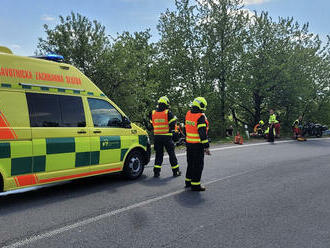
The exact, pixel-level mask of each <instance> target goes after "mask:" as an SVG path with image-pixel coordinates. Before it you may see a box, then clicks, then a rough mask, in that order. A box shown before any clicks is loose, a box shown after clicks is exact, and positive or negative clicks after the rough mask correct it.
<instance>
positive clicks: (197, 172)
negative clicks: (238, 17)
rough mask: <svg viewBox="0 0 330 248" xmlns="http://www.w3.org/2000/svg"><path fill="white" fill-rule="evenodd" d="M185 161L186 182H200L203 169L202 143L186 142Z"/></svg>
mask: <svg viewBox="0 0 330 248" xmlns="http://www.w3.org/2000/svg"><path fill="white" fill-rule="evenodd" d="M187 162H188V167H187V173H186V182H191V184H192V185H194V184H195V185H198V184H200V181H201V177H202V172H203V169H204V148H203V145H202V144H200V143H198V144H190V143H187ZM190 180H191V181H190Z"/></svg>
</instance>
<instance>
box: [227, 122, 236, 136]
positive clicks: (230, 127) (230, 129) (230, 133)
mask: <svg viewBox="0 0 330 248" xmlns="http://www.w3.org/2000/svg"><path fill="white" fill-rule="evenodd" d="M233 133H234V128H233V126H232V125H230V126H229V127H228V128H227V129H226V136H227V137H232V136H233Z"/></svg>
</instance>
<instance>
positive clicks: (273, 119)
mask: <svg viewBox="0 0 330 248" xmlns="http://www.w3.org/2000/svg"><path fill="white" fill-rule="evenodd" d="M277 123H278V120H277V118H276V115H275V113H274V110H273V109H270V110H269V121H268V125H269V133H268V142H274V140H275V135H276V133H275V134H274V131H275V125H276V124H277Z"/></svg>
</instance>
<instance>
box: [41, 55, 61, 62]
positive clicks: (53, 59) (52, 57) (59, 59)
mask: <svg viewBox="0 0 330 248" xmlns="http://www.w3.org/2000/svg"><path fill="white" fill-rule="evenodd" d="M45 57H46V58H45V59H47V60H52V61H56V62H59V61H63V60H64V57H63V56H62V55H58V54H54V53H50V54H47V55H46V56H45Z"/></svg>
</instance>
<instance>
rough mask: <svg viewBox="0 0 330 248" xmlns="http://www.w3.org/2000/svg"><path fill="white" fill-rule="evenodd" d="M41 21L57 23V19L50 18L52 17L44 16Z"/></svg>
mask: <svg viewBox="0 0 330 248" xmlns="http://www.w3.org/2000/svg"><path fill="white" fill-rule="evenodd" d="M41 20H43V21H47V22H52V21H55V17H53V16H50V15H42V17H41Z"/></svg>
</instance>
